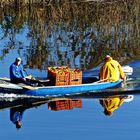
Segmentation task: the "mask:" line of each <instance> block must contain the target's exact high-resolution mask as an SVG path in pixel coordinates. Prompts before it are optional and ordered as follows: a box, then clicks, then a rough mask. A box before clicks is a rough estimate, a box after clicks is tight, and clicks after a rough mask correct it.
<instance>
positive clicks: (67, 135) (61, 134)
mask: <svg viewBox="0 0 140 140" xmlns="http://www.w3.org/2000/svg"><path fill="white" fill-rule="evenodd" d="M122 7H123V8H122ZM124 7H125V8H124ZM139 7H140V3H139V1H137V0H134V2H133V3H131V2H126V3H125V2H124V3H123V2H115V3H78V4H76V3H74V4H68V3H64V4H62V5H54V6H53V5H52V6H49V7H46V8H44V7H28V8H27V7H24V8H20V9H18V10H17V9H14V8H8V7H7V8H4V9H0V11H1V12H0V67H1V70H0V77H9V66H10V64H11V63H12V62H13V61H14V60H15V57H17V56H20V57H21V58H22V60H23V65H24V68H25V69H26V71H27V72H28V73H29V74H31V75H33V76H35V77H42V78H46V77H47V67H48V66H58V65H59V66H62V65H69V66H71V67H72V68H80V69H82V70H88V69H92V68H94V67H95V66H97V65H98V64H100V63H101V62H102V59H103V57H104V56H105V55H106V54H108V53H109V54H111V55H112V56H113V58H115V59H117V60H118V61H119V62H120V63H121V64H122V65H126V64H127V65H129V66H131V67H133V68H134V73H133V75H132V76H131V77H132V78H140V51H139V50H140V41H139V37H140V34H139V33H140V28H139V25H140V20H139V14H140V9H139ZM129 88H131V89H132V88H134V89H133V91H132V92H131V94H132V95H134V99H133V100H132V101H131V102H124V103H123V104H122V105H121V106H120V108H118V109H116V110H115V111H114V113H113V115H112V116H110V117H109V116H106V115H105V114H104V112H103V111H104V108H103V107H102V106H101V104H100V103H99V100H100V99H99V98H98V97H96V98H94V96H93V98H91V97H90V99H88V96H83V97H82V96H81V97H80V99H81V100H82V108H74V109H71V110H61V111H53V110H49V109H48V104H47V103H46V104H43V105H41V106H38V107H36V106H37V105H38V104H31V103H35V101H42V100H45V102H49V101H48V100H47V99H31V98H27V97H21V96H16V95H13V94H12V95H1V96H0V109H1V111H0V116H1V119H0V124H1V125H0V130H1V132H0V138H1V139H4V140H9V139H11V140H19V139H20V140H29V139H34V140H38V139H48V140H66V139H67V140H71V139H73V140H76V139H80V140H87V139H89V140H90V139H99V140H101V139H120V140H122V139H128V140H130V139H139V138H140V135H139V131H140V125H139V124H140V123H139V118H140V113H139V112H140V105H139V101H140V96H139V94H140V93H138V92H137V94H136V92H135V90H136V89H137V90H138V89H140V85H139V84H138V85H137V86H134V85H130V87H127V88H126V89H127V90H128V89H129ZM126 94H127V95H128V93H127V91H126ZM127 95H125V96H127ZM120 97H121V98H122V95H121V96H119V97H118V98H120ZM123 97H124V96H123ZM22 104H23V106H22V109H24V114H23V118H22V128H21V129H20V130H17V129H16V127H15V125H14V124H13V123H12V122H11V121H10V107H15V106H17V107H18V108H16V109H17V110H21V105H22ZM40 104H41V103H40Z"/></svg>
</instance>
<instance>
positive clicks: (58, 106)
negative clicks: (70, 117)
mask: <svg viewBox="0 0 140 140" xmlns="http://www.w3.org/2000/svg"><path fill="white" fill-rule="evenodd" d="M73 108H82V100H71V99H68V100H59V101H52V102H49V103H48V109H49V110H54V111H59V110H71V109H73Z"/></svg>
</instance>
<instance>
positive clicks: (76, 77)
mask: <svg viewBox="0 0 140 140" xmlns="http://www.w3.org/2000/svg"><path fill="white" fill-rule="evenodd" d="M78 84H82V71H78V72H76V71H75V70H73V71H71V72H70V76H69V85H78Z"/></svg>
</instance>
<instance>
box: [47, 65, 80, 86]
mask: <svg viewBox="0 0 140 140" xmlns="http://www.w3.org/2000/svg"><path fill="white" fill-rule="evenodd" d="M48 78H49V80H50V85H55V86H63V85H77V84H82V71H80V70H78V69H70V68H69V67H67V66H62V67H48Z"/></svg>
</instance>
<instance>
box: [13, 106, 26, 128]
mask: <svg viewBox="0 0 140 140" xmlns="http://www.w3.org/2000/svg"><path fill="white" fill-rule="evenodd" d="M24 111H25V108H11V109H10V120H11V121H12V122H13V123H14V124H15V125H16V128H18V129H19V128H21V126H22V125H21V120H22V117H23V113H24Z"/></svg>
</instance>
